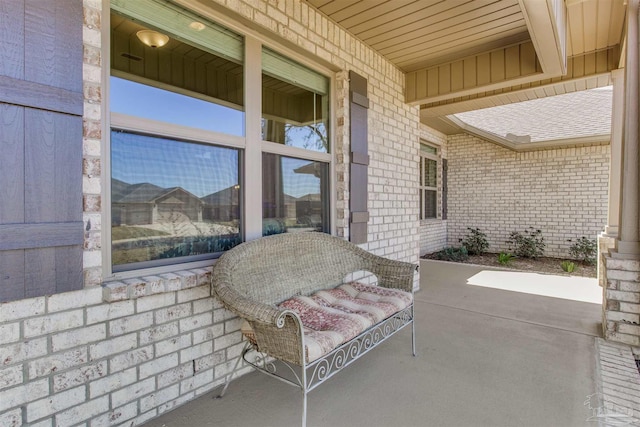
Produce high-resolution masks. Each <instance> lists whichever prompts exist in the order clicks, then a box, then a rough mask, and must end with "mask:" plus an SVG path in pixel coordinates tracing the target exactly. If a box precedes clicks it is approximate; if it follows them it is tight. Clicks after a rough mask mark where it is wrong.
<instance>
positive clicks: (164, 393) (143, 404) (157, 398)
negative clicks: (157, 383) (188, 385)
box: [140, 384, 180, 412]
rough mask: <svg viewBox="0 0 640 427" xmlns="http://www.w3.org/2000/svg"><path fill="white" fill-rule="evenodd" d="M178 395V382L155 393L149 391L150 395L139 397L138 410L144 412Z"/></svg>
mask: <svg viewBox="0 0 640 427" xmlns="http://www.w3.org/2000/svg"><path fill="white" fill-rule="evenodd" d="M179 395H180V388H179V386H178V384H174V385H172V386H170V387H167V388H165V389H162V390H158V391H156V392H155V393H151V394H150V395H148V396H146V397H143V398H142V399H140V411H141V412H146V411H148V410H150V409H153V408H156V407H158V406H160V405H162V404H163V403H167V402H169V401H170V400H173V399H175V398H177V397H178V396H179Z"/></svg>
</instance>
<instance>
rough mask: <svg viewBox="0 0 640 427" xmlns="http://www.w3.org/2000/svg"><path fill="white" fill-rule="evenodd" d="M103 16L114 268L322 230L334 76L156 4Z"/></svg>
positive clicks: (166, 263) (133, 1)
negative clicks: (107, 36) (251, 90)
mask: <svg viewBox="0 0 640 427" xmlns="http://www.w3.org/2000/svg"><path fill="white" fill-rule="evenodd" d="M111 8H112V13H111V16H110V18H111V25H110V31H111V43H110V48H111V51H110V59H111V76H110V79H109V104H110V113H111V131H110V133H109V134H110V138H109V139H110V142H109V144H110V158H109V166H110V167H109V171H110V187H111V192H110V207H111V209H110V219H111V229H110V235H109V236H110V237H109V244H110V246H111V252H110V258H109V261H110V262H109V265H110V268H111V270H110V272H111V273H118V274H120V277H130V276H132V275H137V273H138V272H136V271H134V270H139V269H148V268H152V269H156V270H157V268H158V267H162V270H163V271H170V269H171V265H174V264H183V263H189V265H193V266H199V265H205V264H206V263H207V260H210V259H212V258H215V257H217V256H219V255H220V254H221V253H222V252H223V251H225V250H228V249H230V248H232V247H233V246H235V245H237V244H239V243H240V242H242V241H243V240H245V239H246V238H254V237H257V236H258V235H260V231H261V234H262V235H269V234H275V233H283V232H294V231H319V232H330V224H329V217H330V215H329V212H330V210H329V206H330V197H329V194H330V191H329V188H330V170H331V169H330V165H331V154H330V151H331V150H330V148H331V144H330V129H331V126H330V121H329V117H330V108H329V106H330V98H329V94H330V86H331V85H330V81H331V80H330V78H329V77H327V76H326V75H324V74H322V73H319V72H318V71H316V70H315V69H313V68H310V67H309V66H306V65H303V63H302V62H304V61H299V60H295V61H294V60H292V59H290V58H288V57H287V56H286V55H283V54H281V53H279V52H277V51H276V50H272V49H270V48H267V47H265V46H262V44H261V42H260V41H259V40H257V39H255V38H250V42H249V41H246V39H245V36H242V35H240V34H237V33H236V32H234V31H231V30H229V29H227V28H225V27H223V26H221V25H219V24H216V23H214V22H211V21H209V20H207V19H204V18H203V17H202V16H199V15H195V14H193V13H191V12H189V11H187V10H184V9H182V8H180V7H179V6H177V5H174V4H172V3H170V2H166V1H164V0H111ZM247 37H250V36H247ZM249 43H250V44H251V47H246V46H248V44H249ZM248 52H256V53H257V55H256V56H258V57H250V58H249V59H247V57H246V55H248V54H249V53H248ZM249 62H250V63H251V66H249V65H248V64H249ZM247 82H249V83H247ZM249 84H250V86H251V87H257V86H258V85H260V87H262V91H261V93H258V94H257V96H255V94H253V95H250V94H246V93H245V86H247V87H249ZM249 112H250V113H249ZM254 118H255V119H254ZM248 120H251V121H252V122H247V121H248ZM248 129H250V131H248ZM260 158H261V159H262V161H261V162H260V160H259V159H260ZM259 168H261V169H262V173H258V172H257V170H258V169H259ZM245 184H246V185H245ZM247 186H248V187H247ZM247 188H248V189H247ZM260 194H261V196H262V197H261V198H260ZM260 225H261V226H262V230H260V228H259V227H260ZM208 262H209V263H210V262H211V261H208ZM153 271H155V270H153ZM153 271H152V272H151V273H149V274H153ZM158 271H159V270H158ZM128 272H130V273H128Z"/></svg>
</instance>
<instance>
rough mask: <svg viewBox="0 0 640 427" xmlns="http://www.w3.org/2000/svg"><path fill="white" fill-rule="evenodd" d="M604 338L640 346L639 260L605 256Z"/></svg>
mask: <svg viewBox="0 0 640 427" xmlns="http://www.w3.org/2000/svg"><path fill="white" fill-rule="evenodd" d="M605 261H606V267H607V283H606V288H605V290H604V300H603V302H602V307H603V311H604V319H603V324H602V329H603V333H604V338H605V339H607V340H611V341H617V342H621V343H624V344H628V345H632V346H634V347H640V261H638V260H633V259H617V258H613V257H612V256H608V255H606V256H605Z"/></svg>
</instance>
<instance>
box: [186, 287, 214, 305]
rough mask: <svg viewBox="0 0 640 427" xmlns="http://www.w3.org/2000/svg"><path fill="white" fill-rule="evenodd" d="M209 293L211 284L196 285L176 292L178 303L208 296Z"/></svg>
mask: <svg viewBox="0 0 640 427" xmlns="http://www.w3.org/2000/svg"><path fill="white" fill-rule="evenodd" d="M210 295H211V285H205V286H198V287H197V288H191V289H185V290H183V291H180V292H178V303H181V302H188V301H193V300H197V299H202V298H208V297H209V296H210Z"/></svg>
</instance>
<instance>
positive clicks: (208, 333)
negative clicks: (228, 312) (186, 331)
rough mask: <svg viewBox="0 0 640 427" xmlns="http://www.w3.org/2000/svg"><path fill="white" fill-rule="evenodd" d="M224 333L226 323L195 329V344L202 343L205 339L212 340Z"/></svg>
mask: <svg viewBox="0 0 640 427" xmlns="http://www.w3.org/2000/svg"><path fill="white" fill-rule="evenodd" d="M223 334H224V325H223V324H217V325H213V326H209V327H208V328H204V329H198V330H197V331H193V344H194V345H195V344H200V343H201V342H204V341H211V340H213V339H214V338H217V337H220V336H222V335H223Z"/></svg>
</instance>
